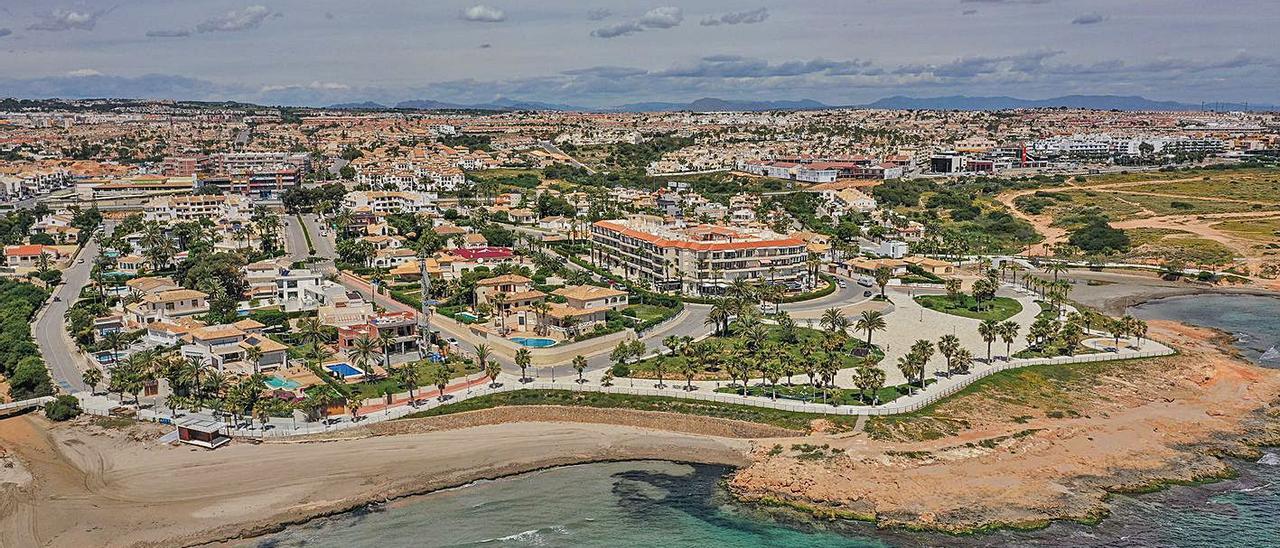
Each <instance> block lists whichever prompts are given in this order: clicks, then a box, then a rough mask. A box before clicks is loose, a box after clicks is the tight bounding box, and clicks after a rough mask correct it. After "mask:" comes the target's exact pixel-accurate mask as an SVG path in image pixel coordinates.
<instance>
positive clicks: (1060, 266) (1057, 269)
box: [1044, 261, 1070, 282]
mask: <svg viewBox="0 0 1280 548" xmlns="http://www.w3.org/2000/svg"><path fill="white" fill-rule="evenodd" d="M1068 270H1070V269H1069V268H1068V267H1067V264H1066V263H1061V262H1058V261H1051V262H1047V263H1045V265H1044V271H1045V272H1047V273H1050V274H1053V281H1055V282H1056V281H1058V275H1059V274H1065V273H1066V272H1067V271H1068Z"/></svg>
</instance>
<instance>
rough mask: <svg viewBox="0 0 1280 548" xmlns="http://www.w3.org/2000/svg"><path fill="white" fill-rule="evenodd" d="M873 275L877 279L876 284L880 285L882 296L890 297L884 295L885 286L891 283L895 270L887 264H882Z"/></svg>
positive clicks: (882, 297) (883, 297)
mask: <svg viewBox="0 0 1280 548" xmlns="http://www.w3.org/2000/svg"><path fill="white" fill-rule="evenodd" d="M872 276H873V277H874V278H875V280H876V285H878V286H880V298H881V299H887V298H888V297H885V295H884V287H885V286H887V285H889V280H892V279H893V270H891V269H889V267H887V266H882V267H879V268H877V269H876V271H875V273H874V274H873V275H872Z"/></svg>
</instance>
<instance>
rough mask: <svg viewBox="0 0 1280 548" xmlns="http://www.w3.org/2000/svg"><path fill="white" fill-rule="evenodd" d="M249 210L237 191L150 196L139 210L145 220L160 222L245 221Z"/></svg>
mask: <svg viewBox="0 0 1280 548" xmlns="http://www.w3.org/2000/svg"><path fill="white" fill-rule="evenodd" d="M251 213H252V207H251V205H250V204H249V203H248V202H247V201H246V200H245V199H244V198H242V197H240V196H236V195H219V194H195V195H191V196H160V197H158V198H153V199H152V200H151V201H150V202H147V205H146V206H144V208H143V211H142V218H143V220H146V221H158V222H162V223H170V222H186V221H196V220H200V219H210V220H212V221H214V222H218V221H222V220H225V221H231V222H237V221H239V222H244V221H248V220H249V216H250V215H251Z"/></svg>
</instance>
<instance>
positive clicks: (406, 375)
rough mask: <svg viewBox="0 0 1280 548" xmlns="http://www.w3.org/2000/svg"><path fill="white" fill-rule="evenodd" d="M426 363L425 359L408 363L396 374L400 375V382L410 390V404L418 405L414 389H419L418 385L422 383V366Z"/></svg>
mask: <svg viewBox="0 0 1280 548" xmlns="http://www.w3.org/2000/svg"><path fill="white" fill-rule="evenodd" d="M425 363H427V362H425V361H423V362H416V363H411V364H407V365H405V366H404V367H401V368H400V370H399V371H397V372H396V373H397V375H396V376H397V377H398V380H399V381H400V384H401V385H402V386H404V387H405V388H406V389H408V390H409V405H415V406H416V405H417V401H418V400H417V398H415V397H414V391H415V390H417V389H418V385H420V384H421V380H420V379H421V378H422V377H421V374H422V366H423V365H424V364H425Z"/></svg>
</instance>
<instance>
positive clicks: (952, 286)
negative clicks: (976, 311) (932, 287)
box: [943, 278, 963, 302]
mask: <svg viewBox="0 0 1280 548" xmlns="http://www.w3.org/2000/svg"><path fill="white" fill-rule="evenodd" d="M943 285H944V286H945V287H946V288H947V298H948V299H950V300H951V302H959V301H960V296H961V295H963V293H961V292H960V286H961V283H960V280H957V279H955V278H948V279H947V281H945V282H943Z"/></svg>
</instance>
